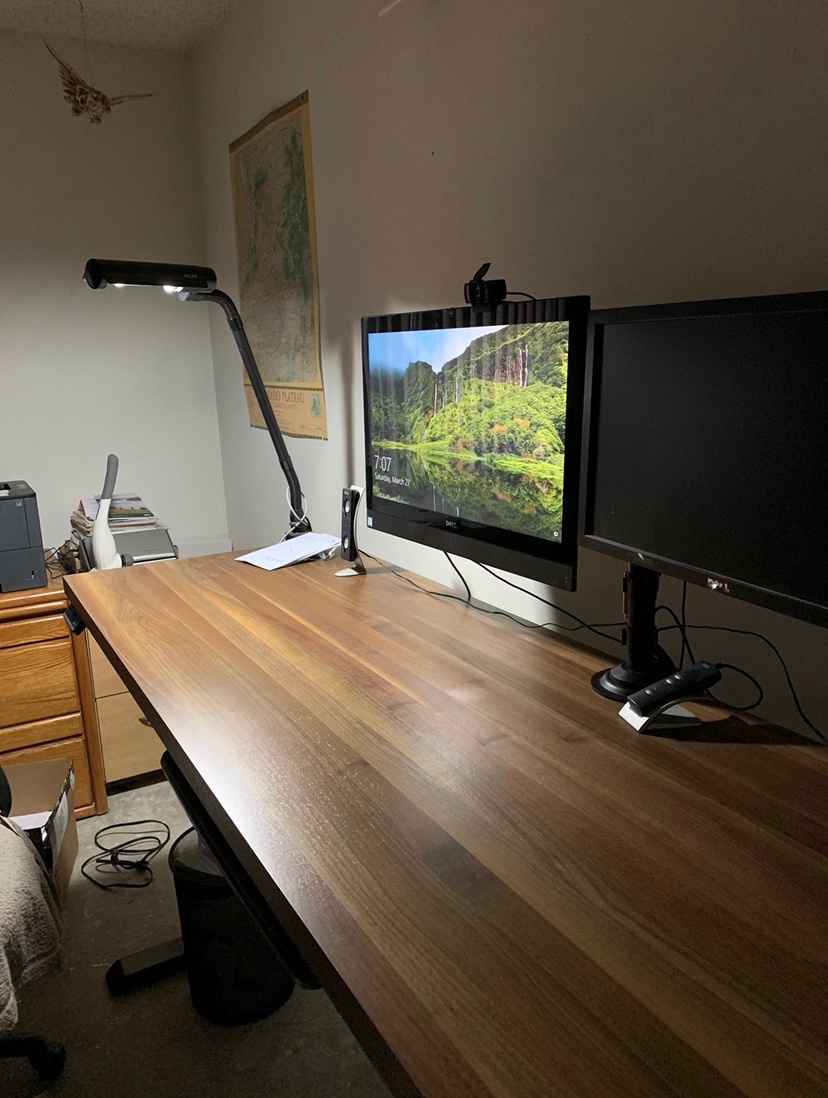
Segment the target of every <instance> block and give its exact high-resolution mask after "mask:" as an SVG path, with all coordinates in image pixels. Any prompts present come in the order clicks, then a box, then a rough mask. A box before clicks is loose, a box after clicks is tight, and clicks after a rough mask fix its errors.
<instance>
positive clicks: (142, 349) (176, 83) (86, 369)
mask: <svg viewBox="0 0 828 1098" xmlns="http://www.w3.org/2000/svg"><path fill="white" fill-rule="evenodd" d="M52 44H53V45H54V46H55V48H56V49H57V50H58V52H59V53H60V54H61V55H62V56H64V57H65V58H66V60H67V61H69V62H74V63H75V64H76V65H78V66H79V67H80V68H82V69H84V70H85V68H86V66H85V54H84V48H83V44H82V43H81V42H72V41H68V40H67V41H64V40H57V41H53V42H52ZM89 58H90V63H91V65H92V72H93V76H94V81H95V83H96V84H98V85H99V86H100V87H102V88H104V90H105V91H107V92H108V93H110V94H112V95H118V94H124V93H138V92H151V93H152V99H148V100H146V101H142V102H135V103H125V104H122V105H120V106H116V107H115V108H114V110H113V112H112V114H111V115H109V116H108V117H106V118H105V119H104V120H103V122H102V123H101V124H100V125H92V124H91V123H90V122H89V121H88V120H87V119H86V118H73V117H72V115H71V114H70V110H69V106H68V104H66V103H65V102H64V101H63V95H62V89H61V84H60V77H59V71H58V66H57V64H56V62H55V61H54V60H53V58H52V57H50V56H49V54H48V53H47V52H46V50H45V49H44V46H43V41H42V40H41V39H40V37H39V36H36V35H10V34H0V74H2V75H0V82H1V83H0V86H2V93H3V94H2V102H3V111H2V113H1V114H0V144H1V145H2V164H3V166H2V171H0V479H2V480H18V479H20V480H27V481H28V482H29V483H30V484H31V486H32V487H33V488H34V489H35V491H36V492H37V499H38V505H39V510H40V518H41V526H42V530H43V537H44V543H45V545H46V546H57V545H60V544H61V543H62V542H63V541H64V540H65V539H66V538H67V537H68V535H69V515H70V513H71V511H72V510H73V509H74V508H75V507H76V506H77V503H78V500H79V498H80V497H81V496H86V495H93V494H94V493H96V492H100V490H101V487H102V486H103V478H104V473H105V470H106V456H107V454H108V453H109V452H113V453H116V454H117V455H118V456H119V457H120V459H121V471H120V475H119V478H118V487H119V488H121V489H126V490H132V491H137V492H140V493H141V494H142V495H143V496H144V497H145V498H146V500H147V502H148V503H149V504H150V505H151V506H152V507H153V509H154V510H155V512H156V514H158V515H159V517H160V518H162V519H163V520H164V521H165V522H167V524H168V525H169V527H170V531H171V533H172V535H173V537H174V538H175V540H176V542H178V543H179V544H180V545H182V547H183V546H185V545H186V546H187V549H188V551H198V549H199V548H201V549H204V550H210V549H221V548H223V547H227V546H228V545H229V543H228V542H227V539H226V533H227V525H226V515H225V511H224V486H223V483H222V474H221V461H220V451H219V444H218V420H217V415H216V398H215V391H214V387H213V371H212V357H211V351H210V334H209V322H208V318H207V315H206V309H205V310H204V311H203V312H201V311H199V309H200V307H198V308H197V307H195V306H192V307H189V306H184V305H182V304H181V303H180V302H178V301H175V300H173V299H170V298H167V297H165V295H163V294H161V293H157V292H154V291H152V290H142V289H138V290H132V291H129V290H123V291H118V290H111V289H110V290H105V291H98V292H96V293H93V292H92V291H91V290H89V289H88V288H87V287H86V285H85V284H84V282H83V280H82V278H81V275H82V273H83V268H84V264H85V262H86V260H87V259H88V258H89V257H90V256H99V257H105V258H113V257H114V258H126V259H145V260H156V261H171V262H183V261H188V262H199V261H201V260H202V259H203V245H202V232H201V229H202V225H201V207H200V204H199V199H198V176H197V172H196V166H195V154H194V135H193V124H192V101H191V98H190V69H189V63H188V61H187V59H186V58H184V57H182V56H180V55H175V54H162V53H156V52H152V51H148V50H126V49H112V48H107V47H103V46H98V45H94V44H90V47H89Z"/></svg>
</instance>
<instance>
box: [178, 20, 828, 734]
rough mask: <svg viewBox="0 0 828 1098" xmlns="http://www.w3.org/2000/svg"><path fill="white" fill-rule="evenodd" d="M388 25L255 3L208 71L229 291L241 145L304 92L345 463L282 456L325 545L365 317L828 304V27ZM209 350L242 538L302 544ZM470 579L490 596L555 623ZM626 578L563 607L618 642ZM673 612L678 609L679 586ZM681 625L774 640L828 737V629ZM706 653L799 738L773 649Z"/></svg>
mask: <svg viewBox="0 0 828 1098" xmlns="http://www.w3.org/2000/svg"><path fill="white" fill-rule="evenodd" d="M386 6H387V5H386V4H385V3H384V0H358V2H355V0H349V2H347V3H346V2H345V0H317V2H316V3H315V4H313V5H310V6H309V5H307V4H306V3H301V2H300V0H281V2H279V3H273V2H270V0H241V3H240V4H239V5H238V6H237V7H236V8H235V9H234V11H233V12H232V13H231V15H230V16H229V17H228V18H227V19H226V20H225V21H224V23H223V24H222V25H221V27H220V28H219V30H218V31H217V32H216V33H215V34H214V35H213V36H212V37H211V38H210V39H209V40H208V41H207V42H206V43H205V44H204V45H203V46H202V47H201V48H200V49H199V50H198V51H197V53H196V55H195V59H194V77H195V102H196V115H197V126H198V145H199V157H200V170H201V176H202V179H203V183H204V209H205V220H206V226H207V239H206V243H207V253H208V257H209V260H210V262H211V263H212V265H214V266H215V267H216V268H217V269H218V270H219V273H220V276H221V278H222V282H223V285H224V286H225V288H228V289H229V290H230V292H231V293H234V292H236V290H237V281H236V255H235V244H234V237H233V225H232V205H231V195H230V181H229V170H228V154H227V147H228V145H229V143H230V142H231V141H232V140H233V139H234V138H236V137H238V136H239V135H241V134H242V133H244V132H245V131H246V130H247V129H248V128H249V127H250V126H252V125H253V124H255V123H256V122H257V121H259V120H260V119H261V118H262V117H263V116H264V115H265V114H267V113H268V112H269V111H271V110H273V109H274V108H276V107H278V106H280V105H281V104H283V103H285V102H287V101H288V100H289V99H291V98H292V97H293V96H295V95H296V94H298V93H299V92H301V91H303V90H305V89H308V90H309V92H310V105H311V120H312V131H313V167H314V178H315V200H316V213H317V233H318V246H319V272H320V290H321V309H322V332H323V338H322V344H323V365H324V375H325V387H326V396H327V402H328V409H329V416H330V441H329V442H325V443H320V442H312V441H305V440H289V447H290V450H291V453H292V454H293V456H294V460H295V462H296V465H297V469H298V471H299V475H300V479H301V482H302V484H303V487H304V489H305V492H306V494H307V496H308V500H309V504H310V515H311V518H312V521H313V523H314V526H315V528H316V529H326V530H329V531H333V532H335V531H337V530H338V503H339V493H340V488H341V487H342V486H343V485H346V484H348V483H350V482H351V481H352V480H354V479H356V480H357V481H360V480H361V478H362V472H361V469H362V464H363V456H362V437H361V431H362V422H361V407H362V402H361V391H360V378H359V336H358V330H359V318H360V316H362V315H363V314H367V313H381V312H387V311H395V310H404V309H414V308H420V307H429V306H440V305H446V304H451V303H458V304H459V303H462V293H463V283H464V282H465V281H466V280H467V279H468V278H469V277H470V276H471V274H472V273H473V271H474V270H475V269H476V268H477V266H478V265H479V264H480V263H482V262H483V261H485V260H488V261H491V262H492V271H491V274H492V276H493V277H504V278H506V279H507V280H508V282H509V285H510V286H511V287H513V288H514V289H520V290H524V291H528V292H530V293H533V294H535V295H538V296H543V295H546V294H550V295H551V294H570V293H589V294H590V295H591V296H592V299H593V305H594V306H595V307H597V308H601V307H607V306H625V305H633V304H643V303H650V302H658V301H672V300H686V299H693V298H710V297H722V296H731V295H732V296H740V295H748V294H762V293H776V292H793V291H799V290H812V289H822V288H825V287H826V286H828V251H826V249H825V240H826V230H827V229H828V206H826V203H825V201H824V181H825V179H826V168H827V167H828V164H826V160H828V126H826V121H828V118H826V114H827V113H828V112H826V85H825V81H824V58H825V55H826V52H827V51H828V18H826V15H825V11H824V8H823V7H821V6H819V5H816V4H814V3H812V2H810V0H786V2H785V3H781V2H778V3H765V4H760V5H753V4H751V5H747V4H744V3H742V2H741V0H698V2H696V3H694V4H691V5H687V4H680V3H678V2H676V0H667V2H665V0H639V2H638V3H635V4H618V3H615V2H612V0H587V2H581V3H573V2H565V0H548V2H543V0H512V2H511V3H509V4H508V5H504V4H503V3H500V2H496V0H452V2H451V3H446V2H445V0H403V2H402V3H399V4H398V5H397V6H396V7H394V8H393V10H391V11H390V12H388V13H387V14H386V15H384V16H382V17H379V16H378V12H379V11H380V10H381V9H382V8H384V7H386ZM311 8H312V11H311ZM213 339H214V353H215V365H216V382H217V393H218V409H219V420H220V425H221V444H222V455H223V462H224V470H225V481H226V487H227V495H228V516H229V522H230V528H231V532H232V534H233V536H234V538H235V540H236V544H238V545H240V546H241V545H247V544H251V545H252V544H260V543H264V542H267V541H269V540H273V538H274V536H277V535H279V534H280V533H281V532H282V530H283V529H284V527H285V523H286V514H287V512H286V507H285V505H284V503H283V500H282V492H283V486H282V483H281V477H280V473H279V470H278V467H277V466H276V465H275V461H274V458H273V455H272V452H271V451H270V447H269V442H268V440H267V437H266V436H265V435H264V434H263V433H260V435H259V437H254V436H253V435H252V434H251V432H250V431H249V430H248V429H247V428H246V425H245V424H246V420H245V417H244V410H243V398H242V393H241V388H240V386H239V385H238V381H237V378H236V377H234V376H233V372H234V370H237V367H236V366H235V365H234V362H233V358H234V351H233V348H232V344H231V341H230V339H229V337H228V335H227V334H226V332H225V331H224V330H223V329H222V326H221V324H219V323H218V322H217V321H216V320H215V319H214V320H213ZM361 541H362V543H363V545H364V547H365V548H366V549H368V550H369V551H370V552H372V553H378V554H380V555H382V556H384V557H385V558H387V559H389V560H392V561H394V562H397V563H401V564H405V565H407V566H409V567H411V568H413V569H414V570H416V571H418V572H420V573H424V574H429V575H433V576H434V577H436V578H438V579H441V580H443V581H444V582H446V583H448V584H455V585H456V578H455V577H454V575H453V573H452V572H451V570H450V568H449V566H448V565H447V563H446V562H445V560H444V559H443V558H442V556H441V555H440V554H437V553H435V552H432V551H430V550H424V549H419V548H415V547H412V546H410V545H408V544H406V543H403V542H400V541H397V540H395V539H392V538H389V537H385V536H383V535H379V534H376V533H374V532H371V533H368V532H365V531H364V527H363V533H362V536H361ZM465 571H466V573H467V574H468V575H469V577H470V580H471V583H472V589H473V591H474V593H475V594H476V595H478V596H479V597H481V598H484V599H485V600H487V601H489V602H494V603H497V604H499V605H502V606H506V607H508V608H510V609H512V610H513V611H515V612H517V613H520V614H522V615H523V616H526V617H531V618H533V619H535V620H543V619H544V618H546V617H548V615H547V614H546V613H545V612H544V611H542V609H541V608H539V606H538V604H536V603H534V602H533V601H532V600H530V599H528V598H524V597H522V596H519V595H516V594H514V593H513V592H511V591H510V590H509V589H507V588H504V587H502V586H499V585H497V584H496V582H494V581H492V580H489V579H487V578H486V577H484V575H483V574H482V573H481V572H480V571H479V570H478V569H476V568H475V566H473V565H471V564H469V565H467V566H466V567H465ZM622 572H623V566H622V565H621V564H619V563H617V562H614V561H611V560H609V559H606V558H603V557H600V556H598V555H597V554H593V553H583V554H582V561H581V577H580V587H579V592H578V593H577V594H576V595H574V596H571V597H567V596H563V595H556V596H555V597H556V598H557V599H558V600H559V602H560V603H561V604H562V605H565V606H567V607H569V608H571V609H574V610H575V611H576V612H578V613H580V614H581V615H583V616H584V617H586V618H588V619H589V620H592V621H608V620H613V619H616V618H617V617H618V616H619V604H620V581H621V574H622ZM528 586H532V587H533V589H534V590H540V588H538V587H537V586H536V585H528ZM663 591H664V593H665V594H666V595H667V596H668V597H670V598H671V599H672V601H673V604H674V605H675V604H676V599H677V596H678V585H676V584H674V583H672V582H670V581H665V582H664V585H663ZM424 597H425V596H424ZM688 606H689V614H690V620H691V621H695V622H699V623H701V622H704V623H716V622H724V623H727V624H731V625H735V626H739V627H742V628H750V629H757V630H759V631H760V632H763V633H765V634H767V635H768V636H769V637H770V638H771V639H772V640H773V641H774V642H775V643H777V644H778V645H779V646H780V647H781V648H782V649H783V651H784V653H785V655H786V656H787V657H788V658H789V660H790V663H791V670H792V672H793V673H794V676H795V679H796V682H797V684H798V686H799V687H800V688H801V695H802V701H803V704H804V705H805V706H806V709H807V710H808V711H809V713H810V714H811V715H812V717H813V718H814V719H815V720H816V721H817V722H818V723H820V724H821V725H822V727H823V728H824V729H826V730H828V688H826V676H825V674H824V668H825V666H826V656H827V655H828V652H827V651H826V633H825V631H823V630H818V629H816V628H813V627H810V626H807V625H803V624H801V623H798V622H794V621H791V620H789V619H786V618H783V617H780V616H777V615H775V614H771V613H768V612H764V611H761V610H758V609H755V608H752V607H749V606H746V605H744V604H739V603H736V602H735V601H725V600H723V599H721V598H716V597H715V596H711V595H709V594H708V593H706V592H704V591H700V590H692V591H691V593H690V597H689V601H688ZM582 636H583V635H582ZM584 639H586V638H584ZM694 640H695V649H696V655H697V658H701V657H706V658H710V659H718V660H728V661H731V662H734V663H740V664H741V665H743V666H745V667H746V668H747V669H748V670H750V671H752V672H753V673H758V674H760V676H761V678H762V680H763V683H764V685H765V688H766V690H767V692H768V702H767V704H766V705H765V707H764V709H763V710H762V712H763V713H764V715H765V716H767V717H769V718H770V719H777V720H780V721H782V722H784V723H785V724H787V725H790V726H794V727H799V728H801V727H802V726H801V723H800V722H798V719H797V717H796V714H795V712H794V710H793V706H792V704H791V702H790V697H789V694H788V693H787V690H786V687H785V685H784V680H783V676H782V673H781V671H780V669H779V667H778V665H777V664H776V663H775V662H774V661H773V658H772V657H769V656H768V655H767V654H766V652H765V650H764V646H763V645H762V643H761V642H759V641H754V640H740V639H739V638H733V637H731V638H728V637H727V636H726V635H724V634H696V635H695V637H694ZM615 651H616V653H617V652H618V651H619V650H618V649H616V650H615ZM730 696H731V697H732V699H733V700H734V701H739V700H745V701H746V700H748V696H749V691H748V690H745V691H744V692H741V691H737V690H736V689H735V687H734V690H733V692H732V693H731V694H730Z"/></svg>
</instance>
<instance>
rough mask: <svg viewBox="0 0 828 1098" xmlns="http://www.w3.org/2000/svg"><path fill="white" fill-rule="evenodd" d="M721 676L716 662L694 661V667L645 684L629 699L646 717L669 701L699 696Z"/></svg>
mask: <svg viewBox="0 0 828 1098" xmlns="http://www.w3.org/2000/svg"><path fill="white" fill-rule="evenodd" d="M721 677H722V673H721V671H720V670H719V669H718V667H717V666H716V664H715V663H708V662H707V661H706V660H702V661H701V662H700V663H694V664H693V666H692V667H687V668H685V670H684V671H674V672H673V673H672V675H668V676H667V677H666V678H664V679H660V680H659V681H658V682H654V683H652V685H651V686H645V687H644V689H643V690H636V692H635V693H634V694H630V696H629V697H628V698H627V701H628V702H629V703H630V705H633V706H635V708H636V709H637V710H638V712H639V713H640V714H641V715H642V716H643V717H646V716H648V715H649V714H650V713H653V712H654V711H655V710H656V709H660V708H661V707H662V706H663V705H665V703H667V702H669V701H681V699H682V698H689V697H698V695H699V694H702V693H704V691H705V690H709V689H710V687H711V686H713V685H714V684H715V683H717V682H718V681H719V679H720V678H721Z"/></svg>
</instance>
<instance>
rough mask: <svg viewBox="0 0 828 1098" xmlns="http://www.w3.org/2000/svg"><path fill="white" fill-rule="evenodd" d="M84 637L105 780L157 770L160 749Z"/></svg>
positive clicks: (97, 650)
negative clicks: (99, 732)
mask: <svg viewBox="0 0 828 1098" xmlns="http://www.w3.org/2000/svg"><path fill="white" fill-rule="evenodd" d="M87 636H88V643H89V655H90V658H91V664H92V680H93V689H94V693H95V704H96V706H97V711H98V725H99V727H100V730H101V744H102V747H103V757H104V770H105V772H106V780H107V781H108V782H117V781H122V780H124V779H125V778H135V777H138V776H139V775H141V774H149V773H152V772H154V771H156V770H160V769H161V761H160V760H161V755H162V754H163V751H164V745H163V744H162V743H161V740H159V738H158V736H157V735H156V734H155V732H154V731H153V729H152V728H151V727H150V726H149V725H148V723H147V721H146V718H145V717H144V715H143V713H142V712H141V710H140V708H139V707H138V704H137V702H136V701H135V700H134V698H133V697H132V695H131V694H130V693H129V691H128V690H127V688H126V686H125V685H124V683H123V681H122V680H121V678H120V677H119V675H118V673H117V671H116V670H115V668H114V667H113V666H112V664H111V663H110V662H109V660H108V659H107V658H106V656H105V655H104V654H103V652H102V651H101V649H100V647H99V646H98V644H97V642H96V641H95V640H94V638H93V637H91V636H89V635H88V634H87Z"/></svg>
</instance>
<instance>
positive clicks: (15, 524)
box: [0, 480, 46, 592]
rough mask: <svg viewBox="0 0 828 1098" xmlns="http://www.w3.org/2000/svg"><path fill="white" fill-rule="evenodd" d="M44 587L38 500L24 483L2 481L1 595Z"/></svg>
mask: <svg viewBox="0 0 828 1098" xmlns="http://www.w3.org/2000/svg"><path fill="white" fill-rule="evenodd" d="M45 585H46V561H45V559H44V556H43V535H42V534H41V533H40V516H39V515H38V513H37V496H36V495H35V493H34V492H33V490H32V489H31V488H30V487H29V485H28V484H27V483H26V481H25V480H7V481H2V480H0V592H2V591H25V590H27V589H28V588H30V587H45Z"/></svg>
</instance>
